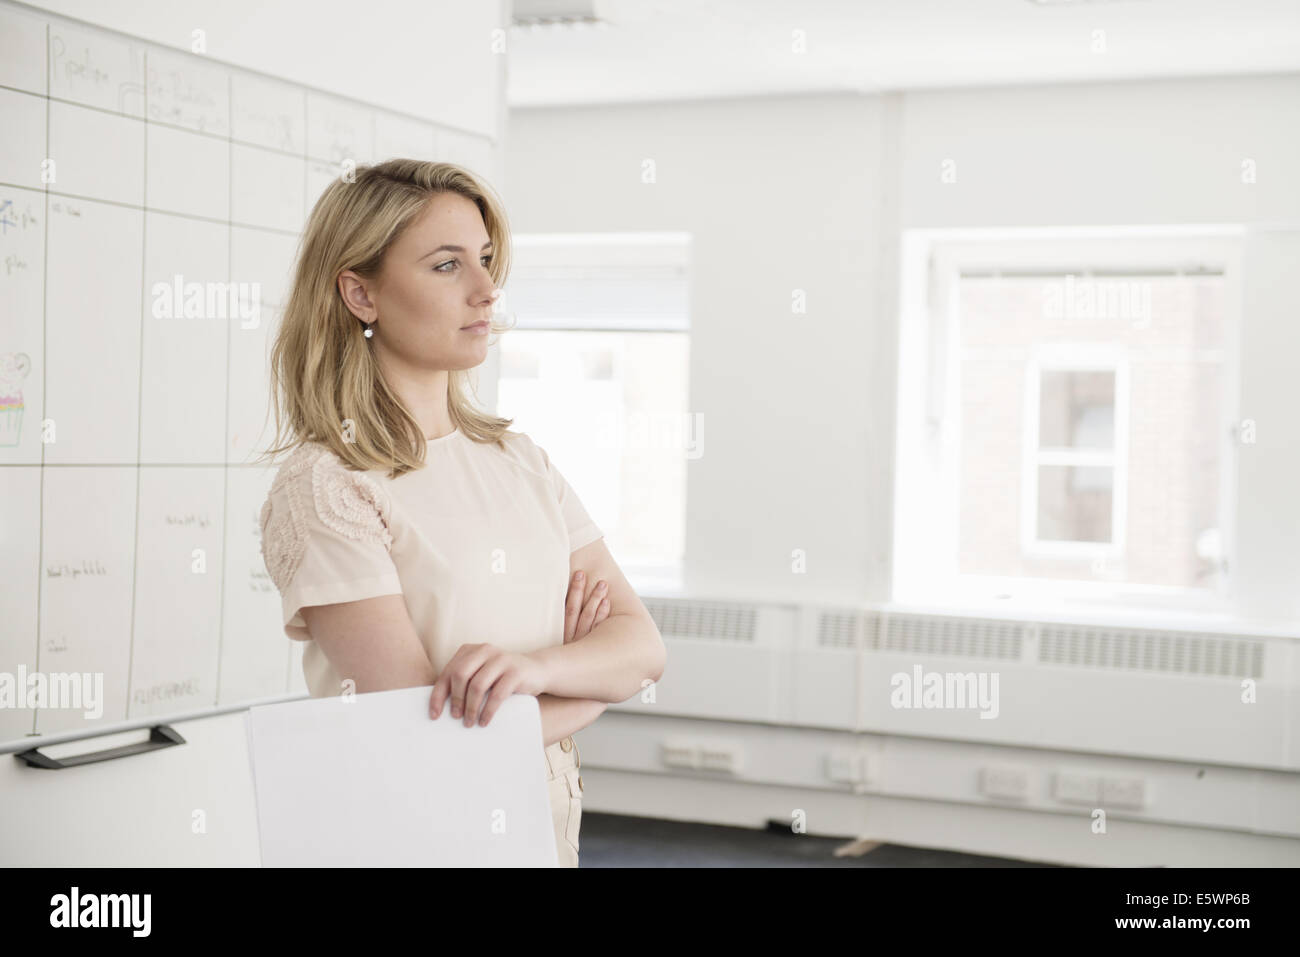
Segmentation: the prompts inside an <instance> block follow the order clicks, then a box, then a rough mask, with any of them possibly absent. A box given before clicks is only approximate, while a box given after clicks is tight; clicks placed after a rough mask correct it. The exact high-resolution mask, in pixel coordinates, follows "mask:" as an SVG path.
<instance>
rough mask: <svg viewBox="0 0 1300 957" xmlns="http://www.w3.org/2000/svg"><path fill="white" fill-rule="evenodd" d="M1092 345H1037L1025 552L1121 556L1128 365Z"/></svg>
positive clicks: (1029, 394) (1032, 362) (1029, 401)
mask: <svg viewBox="0 0 1300 957" xmlns="http://www.w3.org/2000/svg"><path fill="white" fill-rule="evenodd" d="M1089 352H1090V349H1089V345H1088V344H1077V345H1074V346H1064V347H1057V348H1055V349H1048V348H1045V347H1043V346H1039V347H1037V348H1036V350H1035V351H1034V353H1033V354H1032V356H1031V358H1030V359H1029V363H1028V369H1027V372H1026V375H1025V385H1026V389H1025V392H1026V401H1025V419H1024V421H1025V428H1024V433H1023V434H1024V439H1025V449H1024V453H1023V461H1024V476H1023V485H1022V488H1023V489H1024V494H1023V495H1022V496H1021V501H1022V507H1023V514H1022V515H1021V519H1020V527H1021V530H1022V532H1023V533H1024V538H1023V541H1022V543H1021V548H1022V551H1023V552H1024V554H1026V555H1028V556H1086V557H1090V558H1094V557H1100V558H1118V557H1119V556H1121V555H1122V554H1123V552H1124V529H1125V527H1126V516H1125V509H1124V504H1125V501H1126V499H1127V485H1128V473H1127V469H1126V468H1125V467H1124V459H1125V452H1126V449H1125V448H1124V436H1125V435H1126V433H1127V429H1126V428H1125V426H1126V424H1127V422H1128V402H1127V391H1128V390H1127V384H1126V381H1125V380H1126V373H1127V365H1126V363H1124V360H1123V359H1121V358H1120V357H1119V356H1118V354H1117V353H1116V354H1113V355H1112V356H1111V357H1106V356H1104V355H1103V356H1099V357H1097V358H1094V359H1092V360H1091V361H1089V360H1088V358H1087V356H1088V353H1089Z"/></svg>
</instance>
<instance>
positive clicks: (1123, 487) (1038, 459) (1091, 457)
mask: <svg viewBox="0 0 1300 957" xmlns="http://www.w3.org/2000/svg"><path fill="white" fill-rule="evenodd" d="M1044 372H1113V373H1114V375H1115V391H1114V406H1113V408H1114V416H1115V420H1114V431H1113V438H1114V444H1113V445H1112V447H1111V448H1110V450H1109V451H1102V450H1079V449H1073V450H1072V449H1069V448H1049V449H1047V450H1046V451H1045V450H1044V448H1043V447H1042V446H1041V445H1040V444H1039V425H1040V412H1041V409H1042V407H1041V404H1040V400H1041V397H1042V381H1043V380H1042V376H1043V373H1044ZM1024 395H1025V409H1024V434H1023V435H1022V440H1023V441H1022V453H1021V455H1022V457H1021V497H1020V533H1021V534H1020V550H1021V554H1022V555H1024V556H1025V557H1026V558H1091V559H1094V560H1101V561H1118V560H1120V559H1122V558H1123V557H1124V551H1125V543H1126V541H1127V534H1126V533H1127V529H1126V526H1125V523H1126V521H1127V518H1128V414H1129V394H1128V356H1127V355H1126V354H1125V353H1124V350H1123V348H1122V347H1120V346H1118V345H1100V344H1098V343H1092V342H1087V343H1055V342H1054V343H1051V344H1039V345H1037V346H1034V347H1032V350H1031V352H1030V356H1029V361H1028V364H1027V366H1026V369H1025V389H1024ZM1043 465H1075V466H1087V467H1102V468H1108V469H1110V471H1111V509H1110V521H1111V526H1110V527H1111V539H1110V541H1109V542H1083V541H1059V540H1055V539H1042V538H1039V536H1038V517H1039V514H1038V471H1039V468H1040V466H1043Z"/></svg>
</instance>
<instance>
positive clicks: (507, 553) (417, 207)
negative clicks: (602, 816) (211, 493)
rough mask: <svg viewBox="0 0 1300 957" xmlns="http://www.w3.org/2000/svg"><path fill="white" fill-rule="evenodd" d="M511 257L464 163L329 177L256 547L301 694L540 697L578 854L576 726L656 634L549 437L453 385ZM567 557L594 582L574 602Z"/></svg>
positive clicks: (645, 676) (657, 654)
mask: <svg viewBox="0 0 1300 957" xmlns="http://www.w3.org/2000/svg"><path fill="white" fill-rule="evenodd" d="M509 266H510V232H509V225H508V222H507V219H506V216H505V211H504V209H503V207H502V205H501V202H500V200H499V199H498V198H497V197H496V195H495V193H493V192H492V190H491V188H490V187H488V186H487V185H486V184H485V183H483V182H481V181H480V180H478V179H477V178H476V177H475V176H474V175H473V174H472V173H471V172H469V171H468V170H466V169H464V168H462V167H459V166H455V165H453V164H450V163H429V162H421V161H417V160H407V159H400V160H390V161H388V162H385V163H381V164H378V165H376V166H361V167H359V168H358V169H357V170H356V172H355V178H354V180H352V181H344V180H336V181H335V182H334V183H332V184H331V185H330V186H329V187H328V188H327V189H326V190H325V192H324V193H323V194H322V195H321V197H320V199H319V200H318V201H317V203H316V206H315V208H314V209H313V210H312V212H311V216H310V217H309V218H308V221H307V227H306V232H305V235H304V236H303V239H302V244H301V247H300V253H299V259H298V263H297V268H296V270H295V274H294V278H293V286H292V289H291V291H290V294H289V298H288V302H287V304H286V306H285V310H284V315H283V317H282V319H281V323H280V328H279V330H278V332H277V335H276V340H275V344H274V347H273V349H272V353H271V375H272V393H273V406H274V408H275V417H276V436H275V438H276V442H277V443H279V442H281V441H282V440H283V439H286V438H288V439H290V441H288V442H287V443H286V444H283V445H276V446H275V447H273V448H271V449H269V450H268V451H267V455H275V454H278V453H280V452H285V451H291V452H292V454H291V455H290V456H289V457H288V459H287V460H286V461H285V462H284V463H283V464H282V465H281V466H280V468H279V470H278V471H277V473H276V476H275V478H274V480H273V482H272V486H271V491H270V494H269V495H268V497H267V502H266V504H265V505H264V506H263V508H262V514H261V524H262V552H263V556H264V558H265V561H266V566H267V570H268V571H269V572H270V574H271V577H272V580H273V581H274V582H275V584H276V587H277V588H278V589H279V590H280V593H281V597H282V602H283V606H284V607H283V611H284V630H285V633H286V634H287V635H288V636H289V637H290V638H292V639H296V640H300V641H305V642H307V645H306V647H305V648H304V651H303V671H304V675H305V676H306V679H307V686H308V688H309V689H310V691H311V694H312V695H313V697H321V696H326V695H337V694H340V693H344V692H345V691H351V692H355V693H364V692H368V691H383V690H388V689H393V688H407V687H416V686H423V685H433V691H432V694H431V696H430V701H429V713H430V717H431V718H438V717H440V715H441V713H442V710H443V708H444V707H449V708H450V711H451V715H452V718H454V719H459V718H461V717H462V716H463V718H464V723H465V725H466V726H467V727H469V726H471V725H473V724H474V723H475V722H476V721H477V723H478V724H479V725H486V724H487V723H488V722H489V721H490V720H491V718H492V715H493V714H494V713H495V712H496V710H497V708H499V707H500V706H501V703H502V702H503V701H504V700H505V699H506V698H507V697H509V696H510V695H511V694H532V695H536V696H537V699H538V703H539V705H540V708H541V716H542V737H543V745H544V747H545V753H546V760H547V768H548V773H549V784H550V789H551V806H552V816H553V819H554V824H555V831H556V847H557V850H558V852H559V856H560V863H561V865H562V866H570V867H576V866H577V863H578V829H579V825H580V821H581V810H582V803H581V790H582V785H581V778H580V777H579V776H578V771H577V769H578V767H579V759H578V756H577V749H576V747H575V745H574V743H573V738H572V734H573V732H575V731H577V730H579V729H581V728H584V727H586V726H587V725H588V724H590V723H591V722H592V721H594V720H595V719H596V718H597V717H598V716H599V715H600V713H601V712H602V711H604V710H605V707H606V705H607V704H608V703H609V702H614V701H624V700H626V699H627V698H630V697H631V696H632V695H634V694H636V693H637V692H638V691H639V690H641V688H643V687H644V686H645V685H647V684H649V683H651V682H653V681H657V680H658V679H659V678H660V676H661V675H662V673H663V667H664V661H665V650H664V645H663V641H662V639H661V638H660V635H659V632H658V629H657V628H656V627H655V624H654V620H653V619H652V618H651V617H650V614H649V612H647V611H646V609H645V606H644V605H643V604H642V603H641V601H640V599H639V598H638V597H637V595H636V593H635V592H634V591H633V590H632V588H631V586H630V585H629V584H628V582H627V579H626V578H625V577H624V576H623V573H622V572H621V571H620V569H619V567H618V565H617V564H616V563H615V562H614V560H613V558H612V557H611V556H610V553H609V550H608V549H607V548H606V546H605V542H604V537H603V534H602V532H601V531H600V529H599V528H597V527H596V525H595V524H594V523H593V522H592V520H591V518H590V516H589V515H588V514H587V512H586V510H585V509H584V508H583V506H582V503H581V502H580V501H579V500H578V498H577V496H576V495H575V494H574V493H573V490H572V489H571V488H570V487H569V484H568V483H567V482H566V481H565V479H564V477H563V476H562V475H561V474H560V473H559V471H557V470H556V468H555V467H554V466H553V465H552V464H551V462H550V459H549V457H548V456H547V454H546V452H545V451H544V450H543V449H542V448H541V447H539V446H538V445H536V444H535V443H534V442H533V441H532V440H531V439H530V438H529V437H528V436H527V435H526V434H524V433H521V432H511V431H508V430H507V427H508V426H509V425H510V423H511V422H512V421H513V420H512V419H505V418H498V417H496V416H491V415H486V414H484V413H483V412H482V411H480V410H478V409H477V408H476V407H475V406H474V405H473V404H472V403H471V401H470V398H469V396H470V393H471V386H470V383H469V382H468V381H467V378H468V374H469V373H468V370H470V369H472V368H474V367H475V366H477V365H479V364H480V363H481V362H482V361H483V360H484V358H486V356H487V349H488V344H489V343H488V333H489V332H503V331H505V327H499V326H496V325H495V324H493V323H492V322H491V319H492V314H493V305H494V302H495V300H496V298H497V295H498V294H499V289H498V287H499V286H500V285H501V284H503V283H504V281H505V278H506V275H507V273H508V271H509ZM286 426H287V427H288V430H289V433H290V435H287V436H286V435H285V434H284V432H283V431H282V430H284V429H285V427H286ZM264 458H265V456H264ZM580 572H584V573H585V575H586V580H587V581H590V582H596V581H601V582H602V584H605V585H606V586H607V591H606V593H605V594H603V595H602V594H600V593H599V592H597V591H596V590H595V589H593V591H592V595H591V598H590V600H588V601H586V603H585V604H586V607H585V609H583V607H582V606H583V605H584V598H583V591H582V588H583V586H582V584H581V583H580V581H579V580H578V573H580ZM571 581H572V582H573V583H574V584H573V587H572V589H570V588H569V583H570V582H571ZM580 610H581V611H582V615H581V616H579V614H578V613H579V611H580ZM588 630H589V633H588ZM577 638H581V639H582V640H581V641H577V640H570V639H577Z"/></svg>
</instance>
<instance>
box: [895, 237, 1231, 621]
mask: <svg viewBox="0 0 1300 957" xmlns="http://www.w3.org/2000/svg"><path fill="white" fill-rule="evenodd" d="M1245 236H1246V229H1245V227H1243V226H1239V225H1235V224H1234V225H1224V226H1129V227H1091V226H1088V227H1023V228H1022V227H1012V228H988V229H968V228H915V229H904V230H903V231H902V236H901V241H900V257H899V307H898V308H899V323H898V378H897V392H896V416H895V447H894V451H895V456H894V489H893V494H894V535H893V551H892V558H893V565H892V568H893V575H892V583H891V594H892V600H894V601H899V602H904V603H908V602H910V603H923V604H926V605H929V606H947V607H957V608H967V609H1008V608H1010V609H1015V608H1021V609H1026V610H1032V609H1042V608H1043V607H1056V606H1058V605H1059V604H1060V603H1061V602H1065V603H1067V604H1068V603H1079V604H1086V605H1088V606H1093V607H1099V608H1110V609H1112V610H1116V611H1126V612H1143V613H1151V612H1153V611H1165V612H1171V611H1181V612H1193V613H1209V614H1226V613H1229V612H1230V610H1231V596H1232V590H1233V585H1234V583H1233V580H1232V579H1231V578H1230V577H1229V575H1228V573H1227V571H1225V569H1231V568H1232V567H1233V565H1234V564H1235V563H1234V556H1235V554H1236V499H1237V481H1236V473H1237V466H1238V458H1239V453H1240V448H1239V443H1238V442H1234V441H1232V440H1231V439H1230V436H1232V435H1235V434H1236V427H1237V424H1238V423H1239V422H1240V421H1241V414H1242V413H1241V406H1240V385H1239V382H1240V371H1239V370H1240V356H1241V347H1240V337H1241V322H1242V279H1241V277H1242V261H1243V255H1244V254H1243V246H1244V240H1245ZM1017 270H1028V271H1034V270H1036V271H1039V272H1042V271H1047V270H1050V271H1051V273H1052V274H1054V275H1070V274H1073V275H1075V276H1081V275H1089V274H1093V273H1100V272H1103V271H1104V272H1112V271H1113V272H1114V273H1115V274H1123V275H1132V274H1134V273H1135V272H1138V271H1141V270H1147V271H1148V272H1147V274H1152V273H1156V272H1169V271H1171V270H1180V271H1182V272H1184V273H1188V274H1195V273H1198V272H1200V273H1202V274H1204V273H1207V272H1208V273H1211V274H1219V273H1221V274H1222V277H1223V282H1224V340H1223V346H1222V366H1221V369H1222V392H1221V395H1220V417H1221V421H1220V423H1219V424H1220V426H1221V428H1222V431H1221V432H1220V434H1221V435H1222V436H1223V444H1222V445H1221V447H1220V451H1221V455H1220V461H1219V486H1218V487H1219V495H1218V503H1217V512H1218V517H1219V531H1220V541H1221V544H1222V554H1221V559H1222V561H1221V563H1220V573H1219V574H1217V575H1216V577H1215V582H1214V583H1213V584H1212V585H1210V586H1208V587H1197V586H1185V587H1174V586H1162V585H1143V584H1130V583H1125V582H1117V581H1106V580H1104V579H1102V580H1080V579H1064V578H1061V579H1053V578H1046V577H1042V578H1038V577H1030V576H992V575H974V574H969V573H968V574H960V573H959V572H958V545H959V538H958V534H959V523H960V461H961V407H960V389H959V388H956V387H955V386H956V385H959V384H960V379H959V378H957V376H958V375H959V373H960V364H961V360H962V354H961V349H960V329H959V326H958V322H959V321H960V317H959V316H958V313H957V304H958V299H957V296H956V295H955V294H954V292H955V289H956V286H955V281H954V280H955V279H956V278H957V276H958V275H959V274H960V273H961V272H966V271H969V272H971V273H974V274H983V275H989V274H994V275H996V274H997V273H998V272H1003V273H1007V274H1012V273H1014V272H1016V271H1017ZM1018 538H1019V536H1018ZM1098 560H1100V561H1105V559H1104V558H1102V559H1098Z"/></svg>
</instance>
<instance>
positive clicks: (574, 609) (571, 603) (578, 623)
mask: <svg viewBox="0 0 1300 957" xmlns="http://www.w3.org/2000/svg"><path fill="white" fill-rule="evenodd" d="M585 578H586V575H584V574H583V573H582V572H575V573H574V575H573V578H571V579H570V580H569V597H568V598H567V599H566V600H565V602H564V643H565V644H566V645H567V644H568V643H569V642H571V641H577V640H578V639H579V638H582V637H584V636H585V635H587V634H588V633H589V632H590V631H591V629H593V628H595V627H596V626H597V625H599V624H600V623H601V622H602V621H604V620H605V619H606V618H608V617H609V598H608V597H606V593H607V592H608V588H607V587H606V586H605V582H604V581H603V580H602V581H599V582H597V583H596V587H595V588H593V589H592V590H591V592H590V593H589V600H588V601H587V607H585V608H584V607H583V606H582V601H583V594H582V585H583V579H585Z"/></svg>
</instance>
